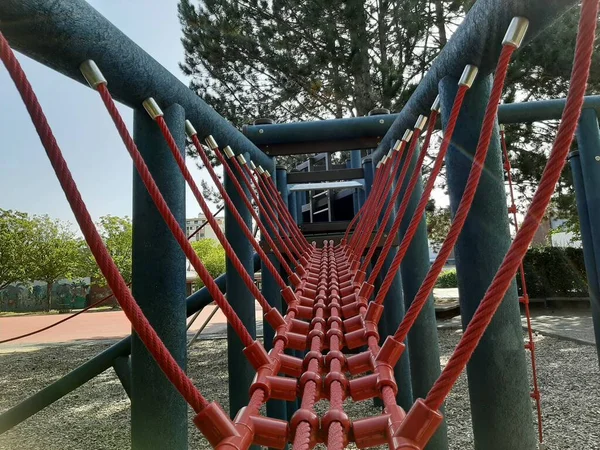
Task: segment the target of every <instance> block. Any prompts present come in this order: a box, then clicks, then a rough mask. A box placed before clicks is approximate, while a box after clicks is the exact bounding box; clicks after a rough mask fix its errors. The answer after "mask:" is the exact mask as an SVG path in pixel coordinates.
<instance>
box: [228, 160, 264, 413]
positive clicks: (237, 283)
mask: <svg viewBox="0 0 600 450" xmlns="http://www.w3.org/2000/svg"><path fill="white" fill-rule="evenodd" d="M245 156H246V159H249V157H248V155H245ZM224 180H225V183H224V184H225V190H226V191H227V194H228V195H229V197H230V198H231V200H232V202H233V204H234V206H235V207H236V208H237V210H238V212H239V213H240V215H241V216H242V219H243V220H244V222H245V223H246V225H247V226H248V227H249V228H250V229H252V228H251V225H252V221H251V220H252V217H251V215H250V211H248V208H246V205H245V204H244V201H243V199H242V197H241V196H240V194H239V193H238V191H237V189H235V186H234V184H233V182H232V180H231V178H230V177H229V176H228V175H227V173H226V172H225V173H224ZM244 189H245V192H244V195H246V196H248V191H247V187H245V186H244ZM225 237H226V238H227V240H228V241H229V243H230V244H231V246H232V247H233V250H234V252H235V254H236V255H237V256H238V258H239V259H240V261H241V262H242V264H243V266H244V268H245V269H246V271H247V272H248V273H249V274H250V275H251V276H253V275H254V267H253V264H252V253H253V250H252V246H251V245H250V242H249V241H248V240H247V239H246V237H245V236H244V233H243V232H242V229H241V228H240V226H239V225H238V224H237V222H236V221H235V219H234V217H233V214H232V212H231V211H230V210H229V208H225ZM226 270H227V301H228V302H229V303H230V304H231V306H232V307H233V309H234V310H235V312H236V313H237V315H238V316H239V317H240V319H241V320H242V322H243V324H244V325H245V326H246V328H247V329H248V332H249V333H250V335H251V336H252V337H256V318H255V306H254V296H253V295H252V294H251V293H250V291H249V290H248V288H247V287H246V286H245V285H244V282H243V281H242V279H241V277H240V276H239V274H238V272H237V271H236V270H235V268H234V267H233V264H232V263H231V261H230V260H229V258H227V264H226ZM243 349H244V345H243V344H242V342H241V341H240V339H239V337H238V336H237V335H236V333H235V331H234V330H233V328H232V327H231V325H229V324H228V325H227V361H228V370H229V414H230V415H231V417H233V416H235V414H236V413H237V412H238V411H239V410H240V408H242V407H244V406H246V405H247V404H248V400H249V394H248V389H249V388H250V384H251V383H252V379H253V378H254V374H255V371H254V369H253V368H252V366H251V365H250V363H249V362H248V360H247V359H246V358H245V357H244V355H243V353H242V351H243Z"/></svg>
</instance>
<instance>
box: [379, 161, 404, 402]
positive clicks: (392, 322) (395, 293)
mask: <svg viewBox="0 0 600 450" xmlns="http://www.w3.org/2000/svg"><path fill="white" fill-rule="evenodd" d="M401 163H402V164H406V161H405V160H403V161H402V162H401ZM396 183H398V180H397V179H396V180H394V182H393V183H392V185H390V187H389V193H388V192H385V193H384V196H385V197H390V196H391V193H392V191H393V190H394V188H395V185H396ZM385 197H384V198H385ZM389 201H390V199H388V200H387V201H386V205H385V206H384V209H383V210H382V215H383V213H384V211H385V210H386V209H387V208H388V206H389V207H390V208H393V209H394V210H393V212H392V214H391V216H390V219H389V220H388V222H387V224H386V226H385V234H384V237H385V236H388V235H389V234H390V230H391V228H392V224H393V223H394V221H395V220H396V205H395V204H393V205H392V204H389ZM388 204H389V205H388ZM399 237H400V236H399ZM376 244H377V243H376V242H373V245H376ZM397 251H398V249H397V247H392V248H391V249H390V251H389V253H388V255H387V257H386V258H385V263H384V264H383V267H382V269H381V272H380V275H379V276H378V277H377V284H378V286H376V291H375V292H377V290H379V287H380V286H381V283H382V282H383V279H384V278H385V276H386V275H387V273H388V272H389V271H390V266H391V265H392V262H393V260H394V257H395V256H396V253H397ZM378 253H379V251H378ZM376 257H377V258H379V257H380V256H379V255H378V254H377V255H376ZM384 306H385V314H384V315H383V318H382V319H383V320H381V322H379V333H380V335H381V338H382V341H383V340H385V337H386V336H387V335H389V334H393V333H394V331H395V330H396V329H397V328H398V326H399V325H400V322H401V321H402V319H403V317H404V313H405V310H404V295H403V292H402V277H401V275H400V271H398V272H397V273H396V274H395V275H394V281H393V282H392V286H391V287H390V290H389V292H388V294H387V295H386V297H385V300H384ZM382 325H383V326H382ZM405 344H406V348H405V350H404V353H402V357H401V358H400V361H398V363H397V364H396V367H394V376H395V377H396V381H397V384H398V394H397V395H396V400H397V402H398V405H400V406H401V407H402V408H404V409H405V410H406V411H408V410H409V409H410V407H411V406H412V404H413V394H412V386H411V376H410V348H409V345H408V342H405Z"/></svg>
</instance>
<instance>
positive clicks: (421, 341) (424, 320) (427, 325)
mask: <svg viewBox="0 0 600 450" xmlns="http://www.w3.org/2000/svg"><path fill="white" fill-rule="evenodd" d="M417 158H418V149H417V151H416V152H415V154H414V156H413V158H412V160H411V166H410V168H409V171H408V174H407V178H409V177H410V174H412V173H413V171H414V170H415V165H416V162H417ZM404 189H406V184H405V186H404ZM422 194H423V185H422V182H421V177H420V176H419V180H418V182H417V184H416V186H415V189H414V190H413V193H412V195H411V197H410V202H409V204H408V207H407V208H406V212H405V214H404V217H403V218H402V223H401V225H400V238H401V237H402V236H404V234H405V233H406V229H407V228H408V225H409V223H410V220H411V219H412V217H413V215H414V211H415V209H416V207H417V204H418V203H419V200H420V198H421V195H422ZM404 195H405V194H404V191H403V192H401V193H400V196H399V200H398V201H399V203H400V202H401V201H402V198H403V197H404ZM428 270H429V245H428V241H427V225H426V223H425V216H424V215H423V217H422V220H421V221H420V222H419V227H418V228H417V231H416V233H415V236H414V237H413V240H412V243H411V244H410V246H409V247H408V250H407V252H406V255H405V256H404V260H403V262H402V265H401V266H400V272H401V274H402V287H403V288H404V304H405V307H406V309H408V308H409V307H410V305H411V303H412V301H413V299H414V298H415V295H416V294H417V291H418V290H419V287H420V286H421V283H422V282H423V280H424V279H425V276H426V275H427V271H428ZM438 342H439V341H438V333H437V323H436V320H435V306H434V304H433V295H430V296H429V299H428V300H427V303H426V304H425V306H424V307H423V309H422V310H421V313H420V314H419V317H418V318H417V320H416V321H415V323H414V324H413V326H412V328H411V330H410V332H409V333H408V346H409V347H410V353H409V359H410V374H411V381H412V391H413V397H414V398H415V399H417V398H425V397H426V396H427V393H428V392H429V389H430V388H431V386H433V383H434V382H435V381H436V380H437V378H438V376H439V375H440V349H439V346H438ZM447 448H448V430H447V428H446V422H444V423H443V424H442V425H441V426H440V427H439V428H438V431H437V432H436V434H435V435H434V436H433V437H432V438H431V440H430V441H429V444H428V445H427V450H445V449H447Z"/></svg>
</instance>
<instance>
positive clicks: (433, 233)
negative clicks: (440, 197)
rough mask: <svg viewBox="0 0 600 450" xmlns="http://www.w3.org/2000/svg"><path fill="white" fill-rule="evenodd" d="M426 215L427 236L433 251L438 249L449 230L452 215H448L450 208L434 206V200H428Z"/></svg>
mask: <svg viewBox="0 0 600 450" xmlns="http://www.w3.org/2000/svg"><path fill="white" fill-rule="evenodd" d="M426 216H427V237H428V238H429V245H430V246H431V248H433V249H434V250H435V251H438V250H439V249H440V248H441V247H442V244H443V243H444V239H446V236H447V235H448V231H450V225H451V224H452V217H451V215H450V208H449V207H448V206H446V207H445V208H438V207H436V206H435V201H434V200H429V203H428V204H427V208H426Z"/></svg>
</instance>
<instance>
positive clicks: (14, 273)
mask: <svg viewBox="0 0 600 450" xmlns="http://www.w3.org/2000/svg"><path fill="white" fill-rule="evenodd" d="M33 237H34V233H33V224H32V222H31V220H30V218H29V216H28V215H27V214H25V213H22V212H19V211H12V210H5V209H0V289H4V288H5V287H6V286H8V285H9V284H11V283H16V282H18V281H25V280H27V279H28V278H29V272H30V269H31V262H32V260H31V258H30V256H31V246H32V241H33Z"/></svg>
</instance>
